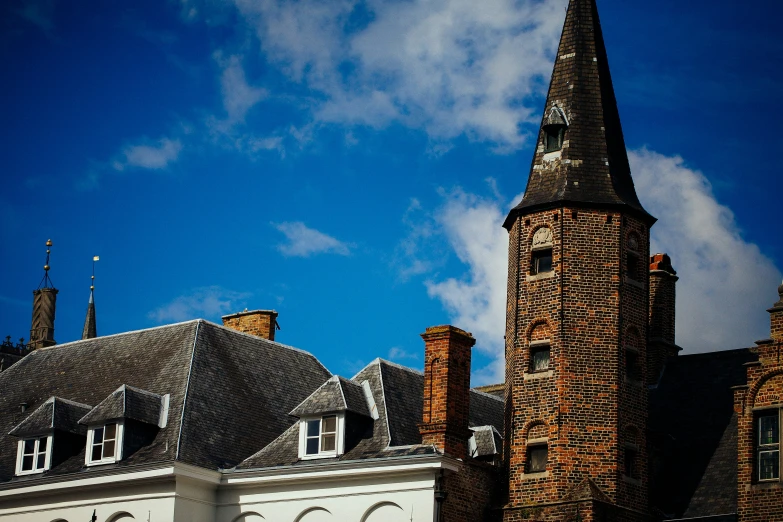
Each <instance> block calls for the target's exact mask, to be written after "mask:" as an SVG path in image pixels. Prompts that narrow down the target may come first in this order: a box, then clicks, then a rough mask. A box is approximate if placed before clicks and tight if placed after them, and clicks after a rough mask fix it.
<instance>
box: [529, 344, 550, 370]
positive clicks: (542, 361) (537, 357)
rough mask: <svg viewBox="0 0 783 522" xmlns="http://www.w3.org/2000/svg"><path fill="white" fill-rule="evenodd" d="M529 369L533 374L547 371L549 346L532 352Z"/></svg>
mask: <svg viewBox="0 0 783 522" xmlns="http://www.w3.org/2000/svg"><path fill="white" fill-rule="evenodd" d="M530 369H531V370H532V371H534V372H541V371H544V370H547V369H549V346H546V347H542V348H535V349H533V350H532V353H531V361H530Z"/></svg>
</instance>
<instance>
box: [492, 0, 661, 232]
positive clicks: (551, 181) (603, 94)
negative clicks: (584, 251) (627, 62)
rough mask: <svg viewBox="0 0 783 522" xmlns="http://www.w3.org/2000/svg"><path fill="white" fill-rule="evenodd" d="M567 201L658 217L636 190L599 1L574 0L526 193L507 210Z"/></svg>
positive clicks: (516, 211)
mask: <svg viewBox="0 0 783 522" xmlns="http://www.w3.org/2000/svg"><path fill="white" fill-rule="evenodd" d="M562 205H569V206H584V207H588V208H596V207H598V208H604V209H610V208H617V209H622V208H625V209H626V210H627V211H628V212H630V213H632V214H636V215H637V216H638V217H639V218H640V219H642V221H645V222H647V223H648V226H649V225H652V223H653V222H655V218H653V217H652V216H651V215H650V214H648V213H647V212H646V211H645V210H644V208H643V207H642V205H641V203H640V202H639V198H638V197H637V196H636V190H635V189H634V184H633V179H632V178H631V169H630V166H629V164H628V155H627V153H626V150H625V141H624V140H623V131H622V127H621V125H620V115H619V112H618V110H617V101H616V100H615V96H614V88H613V87H612V78H611V76H610V74H609V62H608V60H607V57H606V48H605V47H604V39H603V34H602V32H601V24H600V22H599V20H598V11H597V9H596V3H595V0H571V1H570V3H569V5H568V11H567V13H566V19H565V24H564V26H563V34H562V36H561V38H560V45H559V47H558V51H557V57H556V58H555V67H554V70H553V72H552V79H551V82H550V84H549V93H548V95H547V100H546V106H545V108H544V115H543V118H542V121H541V129H540V131H539V136H538V142H537V146H536V152H535V155H534V156H533V162H532V167H531V169H530V176H529V178H528V182H527V188H526V189H525V195H524V197H523V198H522V201H521V202H520V203H519V205H517V206H516V208H514V209H513V210H512V211H511V213H510V214H509V216H508V218H507V219H506V222H505V223H504V226H505V227H506V228H507V229H510V227H511V225H512V224H513V221H514V218H515V217H516V216H517V215H519V214H527V213H529V212H532V211H537V210H543V209H546V208H553V207H559V206H562Z"/></svg>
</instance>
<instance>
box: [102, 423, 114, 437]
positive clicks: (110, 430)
mask: <svg viewBox="0 0 783 522" xmlns="http://www.w3.org/2000/svg"><path fill="white" fill-rule="evenodd" d="M103 438H104V439H116V438H117V425H116V424H107V425H106V432H105V433H104V435H103Z"/></svg>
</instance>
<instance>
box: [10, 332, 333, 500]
mask: <svg viewBox="0 0 783 522" xmlns="http://www.w3.org/2000/svg"><path fill="white" fill-rule="evenodd" d="M329 377H331V374H330V373H329V371H328V370H327V369H326V368H324V367H323V365H322V364H321V363H320V362H318V360H317V359H315V357H313V356H312V355H311V354H309V353H307V352H304V351H301V350H297V349H294V348H290V347H287V346H284V345H281V344H279V343H275V342H271V341H267V340H265V339H260V338H257V337H253V336H250V335H247V334H243V333H240V332H236V331H234V330H230V329H227V328H224V327H222V326H218V325H216V324H212V323H209V322H206V321H202V320H197V321H189V322H186V323H179V324H175V325H169V326H163V327H158V328H151V329H147V330H140V331H136V332H127V333H123V334H118V335H111V336H105V337H96V338H94V339H87V340H82V341H76V342H73V343H67V344H61V345H57V346H54V347H51V348H46V349H40V350H35V351H34V352H33V353H31V354H30V355H28V356H27V357H25V358H23V359H22V360H21V361H19V362H18V363H16V364H14V365H13V366H12V367H11V368H9V369H8V370H6V371H4V372H2V373H0V445H2V448H1V450H0V488H2V487H13V485H14V484H15V483H18V482H24V483H30V482H31V481H33V482H34V481H36V480H42V479H43V478H45V477H46V476H48V475H61V474H69V473H80V474H81V473H98V474H99V473H105V472H107V470H109V471H110V470H111V469H114V468H124V467H129V466H134V465H141V464H153V463H165V462H169V461H174V460H179V461H182V462H187V463H189V464H193V465H196V466H200V467H204V468H211V469H218V468H220V467H230V466H233V465H235V464H237V463H239V462H240V461H242V460H243V459H245V458H246V457H247V456H248V455H251V454H253V453H254V452H255V451H257V450H258V448H259V447H263V446H266V445H267V444H269V443H270V442H272V441H273V440H274V439H276V438H277V437H278V436H279V435H280V434H281V433H283V432H284V431H285V430H286V429H287V428H288V427H289V426H290V425H291V422H292V417H290V416H289V415H288V412H289V411H291V409H292V408H294V406H296V405H297V404H299V403H300V402H301V401H302V400H303V399H304V398H305V397H306V396H307V395H309V394H310V393H311V392H312V391H313V390H314V389H316V388H317V387H318V386H320V385H321V384H323V382H324V381H325V380H326V379H328V378H329ZM123 384H124V385H126V388H125V390H126V392H127V390H128V389H131V388H136V389H138V390H145V391H147V392H151V393H154V394H157V395H159V396H161V395H165V394H170V408H169V414H168V423H167V425H166V427H164V428H160V429H158V430H157V433H156V434H155V436H154V439H153V440H152V442H151V443H150V444H149V445H147V446H145V447H143V448H141V449H140V450H138V451H136V452H135V453H133V454H132V455H130V456H129V457H128V458H124V459H123V460H122V461H120V462H118V463H116V464H110V465H106V466H95V467H91V468H85V467H84V450H83V449H82V451H81V453H80V454H78V455H73V456H72V457H71V458H69V459H67V460H66V461H65V462H63V463H62V464H59V465H58V466H56V467H55V468H53V469H52V470H50V471H48V472H46V473H44V474H43V475H31V476H26V477H13V474H14V469H15V459H16V451H15V450H14V448H15V447H16V441H17V439H16V438H13V437H11V436H10V435H8V433H9V432H10V431H11V430H12V429H13V428H14V427H15V426H18V425H19V424H20V423H22V422H23V421H24V420H25V419H27V418H28V417H29V416H30V415H31V413H34V412H36V411H37V410H38V409H39V408H40V407H41V405H43V404H44V403H45V402H46V401H47V400H49V398H50V397H52V396H56V397H58V398H60V397H61V398H64V399H67V400H69V401H74V402H77V403H82V404H86V405H97V404H99V403H100V402H102V401H104V399H106V398H107V397H108V396H110V395H112V394H113V392H114V391H116V390H117V389H118V387H120V386H122V385H123ZM128 397H129V398H130V399H131V400H130V403H128V405H126V407H127V408H128V409H135V410H136V411H140V410H144V407H143V406H140V407H138V408H137V406H139V405H134V398H138V396H136V395H135V394H133V396H132V394H128ZM22 403H26V404H28V405H29V408H28V410H27V411H26V412H22V411H21V408H20V404H22ZM116 407H117V405H116V404H115V405H113V406H112V408H116ZM55 411H57V410H55ZM126 411H127V410H126ZM84 413H86V411H84V412H83V413H81V415H80V417H81V416H83V415H84ZM145 415H146V414H142V415H141V416H145ZM44 418H45V415H44ZM36 422H37V421H36ZM180 427H181V433H180ZM56 444H57V441H56V440H55V445H56ZM9 481H11V482H10V483H9ZM3 483H6V484H3Z"/></svg>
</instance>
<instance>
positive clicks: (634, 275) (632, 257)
mask: <svg viewBox="0 0 783 522" xmlns="http://www.w3.org/2000/svg"><path fill="white" fill-rule="evenodd" d="M627 266H628V277H630V278H631V279H633V280H634V281H639V280H640V279H641V278H640V277H639V256H637V255H636V254H632V253H630V252H628V261H627Z"/></svg>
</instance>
